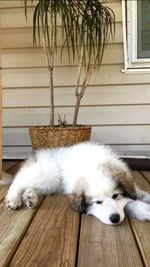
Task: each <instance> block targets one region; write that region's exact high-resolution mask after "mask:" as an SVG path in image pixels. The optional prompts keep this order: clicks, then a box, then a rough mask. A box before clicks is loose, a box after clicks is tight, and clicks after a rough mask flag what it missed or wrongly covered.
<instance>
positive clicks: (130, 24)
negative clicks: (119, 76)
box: [122, 0, 150, 73]
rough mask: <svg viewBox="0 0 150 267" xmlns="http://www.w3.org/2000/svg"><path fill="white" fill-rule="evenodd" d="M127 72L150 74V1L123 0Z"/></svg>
mask: <svg viewBox="0 0 150 267" xmlns="http://www.w3.org/2000/svg"><path fill="white" fill-rule="evenodd" d="M122 8H123V37H124V38H123V39H124V58H125V70H124V71H125V72H129V73H130V72H135V71H136V72H137V71H139V72H150V0H132V1H131V0H123V1H122Z"/></svg>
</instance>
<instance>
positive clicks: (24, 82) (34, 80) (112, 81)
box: [2, 65, 150, 88]
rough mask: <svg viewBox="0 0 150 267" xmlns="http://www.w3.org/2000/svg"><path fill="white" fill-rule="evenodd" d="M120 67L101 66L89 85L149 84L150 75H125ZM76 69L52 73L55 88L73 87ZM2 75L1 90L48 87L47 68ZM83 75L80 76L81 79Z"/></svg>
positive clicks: (14, 71)
mask: <svg viewBox="0 0 150 267" xmlns="http://www.w3.org/2000/svg"><path fill="white" fill-rule="evenodd" d="M122 67H123V66H122V65H102V66H101V68H100V70H99V71H96V72H95V73H93V75H92V78H91V80H90V83H89V84H90V85H99V84H101V85H116V84H117V85H119V84H120V85H121V84H122V85H123V84H124V85H125V84H141V83H142V84H143V85H144V84H149V83H150V75H147V74H143V75H142V76H141V75H139V74H135V75H125V74H124V73H122V72H121V69H122ZM77 70H78V68H77V67H58V68H56V69H55V71H54V85H55V86H75V84H76V77H77ZM2 73H3V88H6V87H7V88H8V87H9V88H12V87H31V85H32V86H35V87H41V86H44V87H45V86H48V84H49V73H48V70H47V68H34V69H32V68H31V69H7V70H6V69H5V70H2ZM83 77H84V75H83V76H82V78H83Z"/></svg>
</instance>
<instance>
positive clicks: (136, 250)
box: [0, 163, 150, 267]
mask: <svg viewBox="0 0 150 267" xmlns="http://www.w3.org/2000/svg"><path fill="white" fill-rule="evenodd" d="M18 166H19V165H15V166H14V167H12V165H11V163H9V164H8V163H7V164H6V165H5V167H6V170H9V172H11V173H14V172H16V171H17V168H18ZM133 176H134V178H135V180H136V182H137V184H139V185H140V187H142V188H143V189H144V190H149V189H150V186H149V183H148V180H149V177H150V172H136V171H134V172H133ZM144 177H146V178H147V179H145V178H144ZM6 190H7V187H2V188H1V187H0V202H1V203H0V267H8V266H9V267H17V266H18V267H29V266H30V267H31V266H32V267H36V266H41V267H53V266H54V267H55V266H56V267H62V266H65V267H70V266H77V267H93V266H94V267H99V266H100V267H110V266H111V267H113V266H115V267H150V254H149V244H150V231H149V223H148V222H139V221H137V220H136V219H128V218H126V220H125V221H124V222H123V223H122V224H121V225H119V226H117V227H114V226H107V225H104V224H102V223H101V222H100V221H99V220H98V219H96V218H94V217H90V216H85V215H82V217H81V225H80V215H79V214H78V213H76V212H73V211H72V210H71V209H70V207H69V201H68V198H67V197H65V196H58V195H55V196H52V197H46V198H45V199H44V200H43V201H42V202H41V204H40V205H39V207H37V209H35V210H28V209H26V208H22V209H20V210H18V211H11V210H6V209H5V207H4V202H3V201H2V200H3V198H4V195H5V193H6Z"/></svg>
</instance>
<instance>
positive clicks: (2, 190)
mask: <svg viewBox="0 0 150 267" xmlns="http://www.w3.org/2000/svg"><path fill="white" fill-rule="evenodd" d="M3 164H4V163H3ZM19 167H20V161H16V162H15V161H7V163H5V164H4V170H5V171H7V172H8V173H9V174H15V173H16V172H17V170H18V169H19ZM8 187H9V186H0V202H2V201H3V200H4V197H5V195H6V193H7V191H8Z"/></svg>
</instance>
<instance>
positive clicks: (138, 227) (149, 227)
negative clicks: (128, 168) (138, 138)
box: [130, 171, 150, 267]
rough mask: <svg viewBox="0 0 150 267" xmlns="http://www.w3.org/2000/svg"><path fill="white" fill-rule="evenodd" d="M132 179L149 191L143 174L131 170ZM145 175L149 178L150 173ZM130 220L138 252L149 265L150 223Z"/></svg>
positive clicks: (145, 264) (149, 187) (147, 266)
mask: <svg viewBox="0 0 150 267" xmlns="http://www.w3.org/2000/svg"><path fill="white" fill-rule="evenodd" d="M133 176H134V179H135V181H136V183H137V185H139V187H140V188H142V189H143V190H145V191H149V192H150V185H149V183H148V182H147V181H146V180H145V179H143V176H142V175H141V174H140V173H139V172H138V171H134V172H133ZM147 177H149V178H150V175H148V172H147ZM130 222H131V228H132V230H133V233H134V235H135V238H136V242H137V245H138V247H139V250H140V253H141V255H142V258H143V262H144V266H145V267H149V266H150V253H149V246H150V223H149V222H140V221H138V220H136V219H133V218H130Z"/></svg>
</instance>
